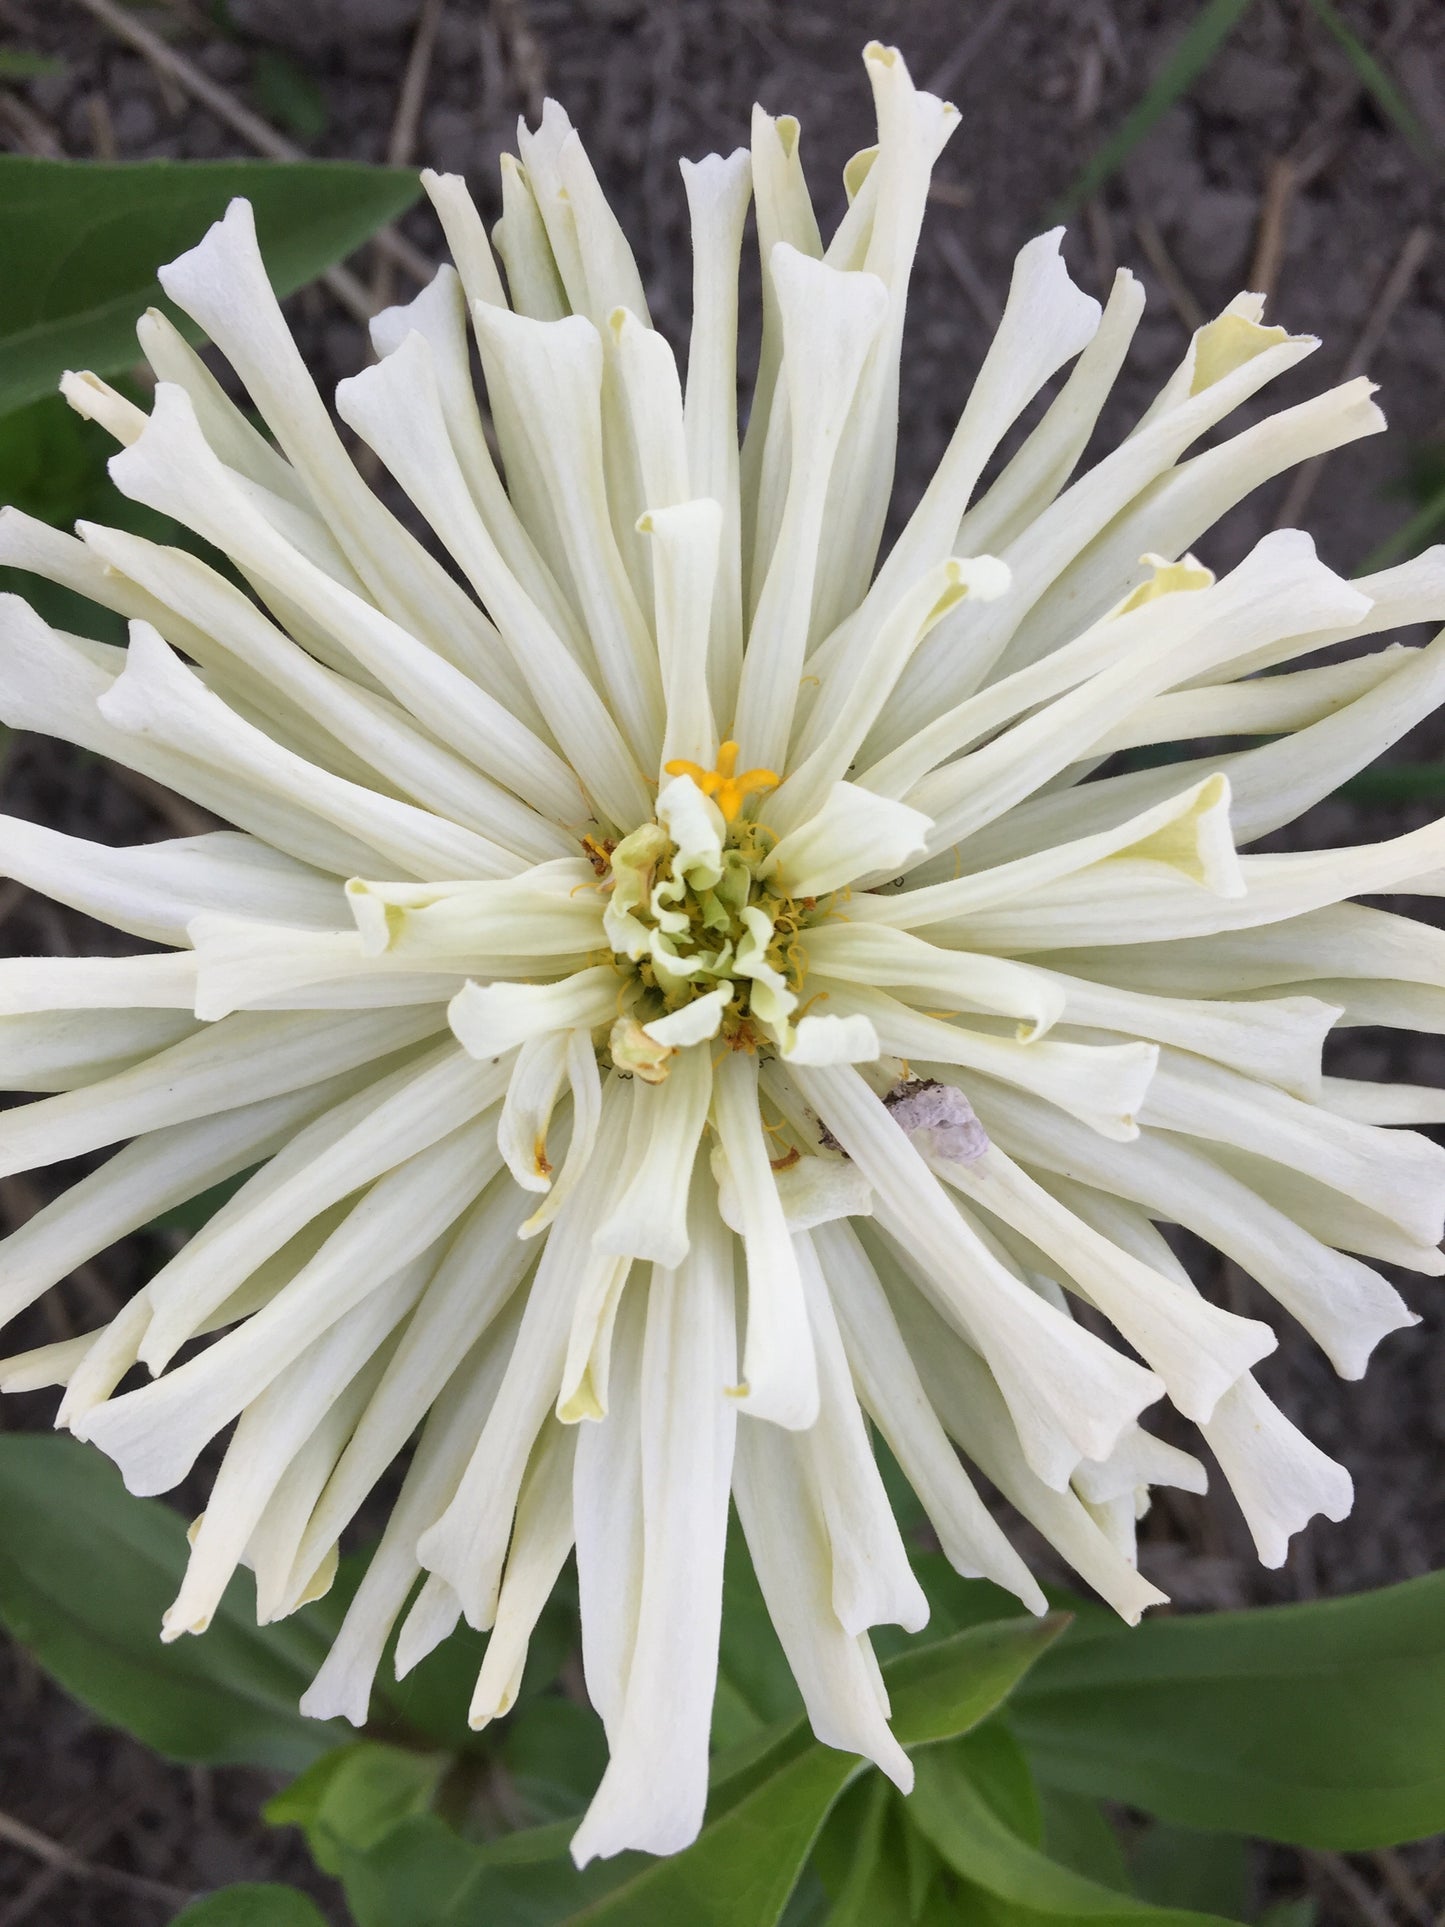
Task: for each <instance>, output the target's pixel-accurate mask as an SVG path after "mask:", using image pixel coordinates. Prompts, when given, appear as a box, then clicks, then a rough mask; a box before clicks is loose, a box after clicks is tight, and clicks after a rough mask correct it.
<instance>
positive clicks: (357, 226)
mask: <svg viewBox="0 0 1445 1927" xmlns="http://www.w3.org/2000/svg"><path fill="white" fill-rule="evenodd" d="M419 191H420V189H419V183H418V181H417V179H416V176H415V175H413V174H411V173H408V172H406V171H404V170H401V169H397V168H380V167H363V166H358V165H355V164H353V163H350V162H340V161H324V162H323V161H307V162H304V163H298V164H295V165H291V164H288V163H285V162H278V161H184V162H177V161H134V162H117V163H115V164H106V165H101V164H99V163H96V162H90V161H47V160H36V159H33V158H32V157H30V156H29V155H14V154H10V155H0V257H3V259H4V261H5V264H6V274H5V277H4V280H3V282H0V414H4V413H6V412H8V411H9V410H10V409H13V408H18V407H20V406H21V405H22V404H23V403H25V402H27V401H31V400H34V399H35V398H36V397H37V396H39V395H44V394H48V393H49V392H50V390H51V389H53V388H54V386H55V384H56V382H57V381H58V380H59V378H60V375H61V373H62V371H63V370H64V369H66V368H67V367H71V368H92V369H94V370H95V371H96V373H98V374H110V373H113V372H114V371H115V370H116V369H118V368H124V367H127V366H129V365H130V364H131V363H132V362H134V361H135V360H137V359H138V351H137V349H136V345H135V324H136V321H137V319H138V317H139V316H140V315H141V313H142V312H143V311H144V310H145V309H146V308H147V307H149V306H151V305H152V304H158V303H161V302H162V296H161V292H160V287H159V284H158V283H157V281H156V279H155V271H156V269H157V267H158V266H160V265H161V264H163V263H164V262H166V261H169V260H170V259H171V258H172V257H173V256H174V255H177V254H179V253H181V252H182V251H183V250H184V249H185V248H188V247H190V246H191V245H192V244H193V243H195V242H196V241H198V240H199V239H200V238H201V235H202V234H203V233H204V231H205V229H206V227H207V226H208V225H209V223H210V222H212V221H214V220H215V219H217V217H218V216H220V215H221V214H223V213H224V212H225V210H226V204H227V202H228V201H230V200H231V199H232V197H233V196H235V195H238V194H239V195H245V196H246V198H247V199H249V200H250V201H251V203H252V205H253V206H254V207H255V210H256V226H257V230H258V232H259V234H260V237H261V246H262V249H263V251H264V253H265V255H266V261H267V266H268V268H269V269H270V273H271V277H272V280H273V281H274V282H275V284H276V287H277V289H278V291H279V292H280V293H282V294H289V293H290V292H291V290H292V289H293V288H298V287H300V286H301V285H302V283H303V282H306V281H309V280H311V279H312V278H313V277H314V276H315V275H317V274H319V273H320V272H321V270H322V269H323V268H325V267H329V266H330V265H331V263H332V262H334V261H339V260H341V259H342V258H343V257H344V256H345V255H347V254H350V253H351V252H352V250H353V249H354V248H356V247H358V246H359V245H360V244H361V242H363V241H364V240H365V239H366V238H367V237H368V236H369V235H371V234H373V233H374V232H375V231H376V229H377V228H379V227H381V226H383V225H384V224H385V223H386V222H387V221H390V220H392V219H393V218H394V217H395V216H396V215H398V214H400V213H401V212H402V210H403V209H404V208H407V207H409V206H410V205H411V203H412V202H413V201H414V200H415V199H416V197H417V194H418V192H419Z"/></svg>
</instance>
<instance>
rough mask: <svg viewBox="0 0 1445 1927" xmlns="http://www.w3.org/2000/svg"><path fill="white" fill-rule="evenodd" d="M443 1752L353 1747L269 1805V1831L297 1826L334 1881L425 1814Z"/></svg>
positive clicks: (366, 1743) (376, 1744)
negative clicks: (351, 1859)
mask: <svg viewBox="0 0 1445 1927" xmlns="http://www.w3.org/2000/svg"><path fill="white" fill-rule="evenodd" d="M446 1765H447V1759H446V1755H445V1754H441V1753H412V1752H408V1751H406V1750H405V1749H403V1748H402V1747H399V1746H386V1745H383V1744H382V1742H381V1741H379V1740H353V1741H352V1742H351V1743H350V1744H349V1745H346V1746H339V1747H337V1748H336V1750H335V1751H334V1752H332V1753H328V1754H326V1755H325V1756H324V1757H323V1758H321V1759H319V1760H318V1761H317V1762H316V1763H315V1765H314V1766H312V1767H310V1768H309V1769H308V1770H307V1771H306V1772H305V1773H303V1774H302V1775H301V1777H300V1779H298V1780H295V1781H293V1782H292V1784H291V1785H290V1786H289V1787H286V1788H285V1789H284V1790H283V1791H282V1792H280V1793H278V1794H277V1795H276V1797H275V1798H274V1799H273V1800H270V1801H268V1803H267V1805H266V1807H265V1809H264V1815H265V1818H266V1819H267V1820H268V1821H269V1822H270V1823H271V1825H272V1826H299V1827H300V1828H301V1829H302V1831H303V1832H304V1833H305V1835H306V1844H307V1846H309V1847H310V1849H311V1857H312V1858H313V1859H314V1860H315V1862H316V1864H317V1866H318V1867H320V1868H321V1869H322V1871H323V1872H324V1873H330V1874H339V1873H341V1872H342V1871H343V1868H344V1866H345V1865H346V1862H347V1857H348V1856H349V1855H350V1854H365V1853H367V1852H369V1851H370V1849H371V1848H372V1847H374V1846H376V1845H377V1844H378V1843H379V1842H380V1841H381V1839H382V1838H383V1837H384V1836H385V1835H386V1834H388V1833H390V1831H391V1829H392V1828H393V1827H394V1826H396V1824H397V1823H398V1821H401V1820H407V1819H410V1818H411V1816H412V1815H413V1814H417V1813H425V1812H426V1810H427V1808H428V1807H429V1806H430V1805H431V1802H432V1797H433V1795H434V1794H435V1793H436V1790H437V1785H438V1783H439V1781H440V1780H441V1777H442V1774H443V1772H444V1771H445V1769H446Z"/></svg>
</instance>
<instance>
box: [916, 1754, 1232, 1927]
mask: <svg viewBox="0 0 1445 1927" xmlns="http://www.w3.org/2000/svg"><path fill="white" fill-rule="evenodd" d="M916 1769H917V1774H918V1780H917V1784H916V1785H915V1787H914V1789H913V1796H912V1798H911V1799H910V1801H909V1803H908V1816H909V1819H910V1820H911V1821H912V1823H913V1825H914V1826H916V1827H917V1828H918V1829H919V1830H920V1832H922V1833H923V1834H924V1836H925V1837H926V1838H927V1839H928V1840H929V1841H931V1843H932V1844H933V1846H934V1847H936V1848H937V1850H938V1852H939V1853H940V1854H942V1856H943V1858H944V1859H945V1860H946V1861H947V1863H948V1865H949V1866H950V1867H952V1868H953V1870H954V1871H955V1873H957V1874H959V1875H960V1876H961V1877H962V1878H963V1879H964V1880H965V1881H966V1882H967V1883H968V1884H969V1886H970V1887H973V1888H975V1889H977V1890H979V1891H980V1892H981V1893H982V1894H984V1895H986V1896H988V1897H989V1904H988V1906H987V1907H986V1909H985V1912H986V1917H987V1918H988V1919H989V1920H998V1921H1000V1922H1003V1921H1007V1922H1009V1923H1011V1924H1012V1923H1017V1927H1025V1924H1026V1923H1030V1922H1035V1921H1037V1922H1040V1923H1042V1922H1045V1921H1053V1922H1060V1921H1067V1922H1069V1923H1070V1924H1071V1927H1073V1923H1080V1922H1091V1923H1096V1924H1097V1927H1223V1923H1222V1922H1221V1920H1220V1917H1219V1916H1218V1915H1216V1914H1204V1913H1185V1912H1175V1911H1173V1910H1164V1909H1159V1908H1154V1907H1150V1906H1149V1905H1148V1904H1147V1903H1146V1902H1142V1901H1137V1900H1132V1899H1130V1898H1129V1897H1128V1896H1127V1895H1125V1894H1121V1893H1116V1892H1115V1891H1113V1890H1112V1889H1111V1888H1108V1887H1101V1886H1098V1885H1096V1884H1095V1882H1094V1881H1092V1880H1087V1879H1085V1878H1084V1876H1083V1875H1082V1874H1077V1873H1074V1872H1072V1871H1071V1870H1070V1869H1069V1868H1067V1867H1062V1866H1059V1865H1058V1864H1057V1863H1056V1862H1055V1861H1052V1860H1049V1859H1048V1858H1047V1857H1046V1856H1045V1855H1044V1854H1043V1853H1041V1852H1040V1851H1039V1849H1038V1848H1037V1847H1032V1846H1030V1845H1029V1844H1028V1842H1027V1841H1025V1840H1020V1839H1019V1837H1018V1835H1017V1834H1015V1833H1013V1832H1011V1831H1010V1830H1009V1828H1008V1827H1006V1826H1005V1825H1004V1823H1003V1821H1002V1820H1000V1819H999V1817H998V1815H997V1814H996V1813H995V1812H994V1810H993V1808H992V1807H991V1806H990V1804H989V1802H988V1801H987V1800H986V1799H985V1798H984V1797H983V1794H982V1793H981V1792H980V1791H979V1789H978V1788H977V1787H976V1786H975V1785H974V1784H973V1782H972V1781H971V1780H970V1779H969V1777H968V1773H967V1771H966V1769H965V1767H964V1765H963V1763H962V1762H961V1761H960V1760H959V1759H958V1758H957V1757H956V1755H955V1753H954V1751H953V1749H952V1748H951V1747H941V1748H938V1749H936V1750H935V1751H933V1752H930V1753H925V1754H924V1755H923V1756H922V1757H921V1758H920V1759H919V1760H918V1761H917V1762H916ZM994 1903H998V1904H994Z"/></svg>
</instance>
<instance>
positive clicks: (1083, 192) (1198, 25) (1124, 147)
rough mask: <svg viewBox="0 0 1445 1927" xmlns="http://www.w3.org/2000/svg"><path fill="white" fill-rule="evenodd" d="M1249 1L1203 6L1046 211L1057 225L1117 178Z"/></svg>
mask: <svg viewBox="0 0 1445 1927" xmlns="http://www.w3.org/2000/svg"><path fill="white" fill-rule="evenodd" d="M1249 5H1250V0H1206V4H1205V5H1204V6H1202V7H1201V8H1200V9H1199V11H1198V12H1197V13H1196V14H1195V16H1194V18H1193V19H1192V20H1191V21H1190V23H1189V25H1188V27H1187V28H1186V29H1185V31H1184V34H1183V35H1182V37H1181V38H1180V41H1179V44H1178V45H1177V46H1176V47H1175V49H1174V51H1173V52H1172V53H1171V54H1170V56H1169V58H1168V59H1167V60H1166V61H1165V63H1164V65H1163V66H1162V67H1161V68H1160V70H1159V72H1158V74H1157V75H1156V77H1155V78H1154V80H1153V81H1152V82H1151V83H1150V85H1149V87H1148V88H1147V89H1146V90H1145V93H1144V95H1143V97H1142V99H1141V100H1140V101H1139V102H1138V103H1137V105H1135V106H1134V107H1132V108H1131V109H1130V110H1129V112H1128V113H1127V114H1126V115H1125V116H1124V118H1123V120H1121V121H1120V123H1119V125H1118V126H1117V127H1116V128H1115V130H1114V132H1113V133H1112V134H1110V136H1109V137H1108V139H1107V140H1106V141H1105V142H1104V143H1103V145H1102V146H1101V147H1100V148H1099V149H1098V151H1097V152H1096V153H1095V154H1093V155H1092V156H1091V157H1090V159H1089V160H1088V162H1087V163H1086V164H1085V165H1084V167H1083V168H1081V169H1080V171H1079V173H1078V174H1077V175H1076V176H1075V178H1074V180H1073V181H1072V182H1071V183H1070V184H1069V186H1068V187H1067V188H1066V189H1065V191H1064V193H1063V194H1062V195H1061V196H1060V198H1059V200H1058V201H1057V202H1056V203H1055V205H1054V207H1053V209H1052V210H1051V214H1052V218H1053V219H1054V220H1061V219H1063V217H1064V216H1065V215H1067V214H1071V213H1072V212H1073V211H1074V209H1075V208H1077V207H1082V206H1083V204H1084V202H1085V201H1087V200H1089V199H1090V198H1091V196H1093V195H1095V194H1097V193H1098V191H1099V189H1100V188H1101V187H1102V186H1103V185H1104V183H1105V182H1106V181H1107V180H1109V179H1110V177H1111V176H1112V175H1114V174H1115V173H1117V172H1118V170H1119V168H1121V167H1122V166H1123V164H1124V162H1125V161H1126V160H1127V159H1128V158H1129V156H1130V154H1132V153H1133V151H1134V149H1135V148H1136V147H1137V146H1138V145H1139V143H1140V141H1142V140H1143V138H1144V136H1145V135H1146V134H1147V133H1148V132H1149V130H1150V128H1151V127H1153V126H1154V124H1155V122H1156V121H1158V120H1161V119H1162V118H1163V116H1164V115H1165V114H1166V113H1168V111H1169V109H1170V108H1171V107H1172V106H1173V105H1174V103H1175V102H1176V101H1178V100H1182V99H1183V97H1184V96H1185V94H1187V93H1188V92H1189V89H1190V88H1191V87H1192V86H1193V85H1194V83H1195V81H1196V80H1198V78H1199V76H1200V75H1201V74H1202V73H1203V72H1204V69H1205V68H1206V67H1207V66H1208V65H1209V63H1210V61H1211V60H1213V58H1214V56H1215V55H1216V54H1217V53H1218V52H1219V49H1220V48H1221V47H1222V46H1223V45H1224V43H1225V41H1226V40H1227V39H1228V38H1229V36H1230V34H1231V33H1233V31H1234V29H1235V28H1236V27H1237V26H1238V25H1239V23H1240V21H1241V20H1242V19H1243V18H1244V16H1245V14H1246V13H1247V12H1248V11H1249Z"/></svg>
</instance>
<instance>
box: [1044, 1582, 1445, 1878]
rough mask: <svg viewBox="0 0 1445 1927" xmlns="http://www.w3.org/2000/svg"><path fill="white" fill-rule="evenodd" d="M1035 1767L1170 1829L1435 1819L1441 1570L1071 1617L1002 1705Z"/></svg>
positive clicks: (1436, 1822)
mask: <svg viewBox="0 0 1445 1927" xmlns="http://www.w3.org/2000/svg"><path fill="white" fill-rule="evenodd" d="M1009 1720H1010V1724H1011V1725H1012V1726H1013V1728H1014V1731H1015V1732H1016V1733H1017V1734H1018V1736H1019V1738H1020V1739H1021V1740H1022V1741H1023V1743H1024V1746H1025V1749H1026V1750H1027V1752H1028V1754H1029V1758H1030V1761H1031V1762H1032V1764H1033V1768H1034V1771H1035V1773H1036V1774H1038V1775H1039V1777H1040V1778H1041V1779H1043V1780H1046V1781H1048V1782H1050V1783H1051V1784H1053V1785H1056V1786H1061V1787H1066V1788H1070V1789H1072V1790H1073V1791H1075V1792H1077V1793H1086V1794H1091V1795H1094V1796H1095V1797H1098V1798H1104V1799H1113V1800H1120V1801H1124V1802H1126V1803H1127V1804H1128V1805H1130V1806H1136V1807H1142V1808H1143V1809H1144V1810H1145V1811H1146V1812H1149V1813H1153V1814H1157V1815H1158V1816H1159V1817H1160V1818H1161V1819H1165V1820H1171V1821H1174V1822H1175V1823H1176V1824H1178V1825H1181V1826H1194V1827H1202V1828H1210V1829H1214V1830H1217V1831H1219V1832H1221V1833H1242V1834H1258V1835H1263V1836H1264V1837H1266V1838H1268V1839H1272V1840H1286V1841H1292V1842H1297V1843H1299V1844H1301V1845H1304V1846H1314V1847H1323V1848H1332V1849H1335V1850H1337V1851H1346V1852H1348V1851H1354V1850H1360V1849H1365V1848H1370V1847H1379V1846H1388V1845H1393V1844H1396V1843H1398V1842H1399V1841H1402V1840H1411V1839H1417V1838H1420V1837H1422V1836H1424V1835H1427V1834H1432V1833H1435V1832H1438V1831H1439V1830H1441V1829H1442V1828H1445V1573H1434V1574H1431V1575H1430V1576H1428V1577H1426V1578H1423V1579H1412V1580H1408V1581H1407V1582H1406V1583H1405V1584H1403V1585H1399V1586H1391V1587H1387V1588H1385V1589H1384V1590H1382V1591H1379V1592H1370V1593H1360V1594H1357V1595H1355V1596H1354V1597H1351V1598H1346V1599H1334V1600H1317V1601H1312V1602H1311V1603H1309V1604H1307V1605H1302V1606H1275V1607H1268V1608H1265V1609H1263V1610H1260V1611H1256V1612H1242V1613H1217V1614H1211V1615H1209V1616H1207V1617H1199V1618H1192V1617H1185V1616H1180V1617H1178V1618H1170V1619H1157V1620H1153V1621H1151V1622H1149V1623H1147V1624H1145V1625H1143V1626H1140V1627H1137V1628H1135V1629H1133V1630H1132V1631H1131V1630H1129V1629H1128V1628H1125V1627H1119V1628H1118V1629H1117V1630H1116V1631H1115V1630H1104V1629H1101V1628H1100V1627H1098V1626H1097V1625H1093V1624H1091V1625H1088V1626H1084V1625H1080V1626H1078V1627H1076V1629H1075V1631H1074V1632H1073V1634H1072V1635H1071V1636H1070V1638H1069V1639H1067V1640H1065V1641H1064V1642H1062V1643H1061V1644H1060V1646H1059V1647H1057V1648H1056V1649H1055V1651H1054V1652H1053V1653H1051V1654H1050V1655H1049V1656H1048V1657H1047V1659H1046V1660H1045V1662H1044V1663H1043V1665H1042V1666H1041V1667H1040V1668H1039V1670H1038V1673H1037V1675H1036V1676H1035V1677H1034V1678H1033V1679H1031V1680H1029V1681H1028V1682H1027V1684H1026V1685H1025V1687H1024V1689H1023V1690H1022V1691H1021V1692H1020V1693H1019V1694H1018V1695H1017V1697H1016V1698H1015V1699H1014V1700H1013V1702H1012V1703H1011V1705H1010V1708H1009Z"/></svg>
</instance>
